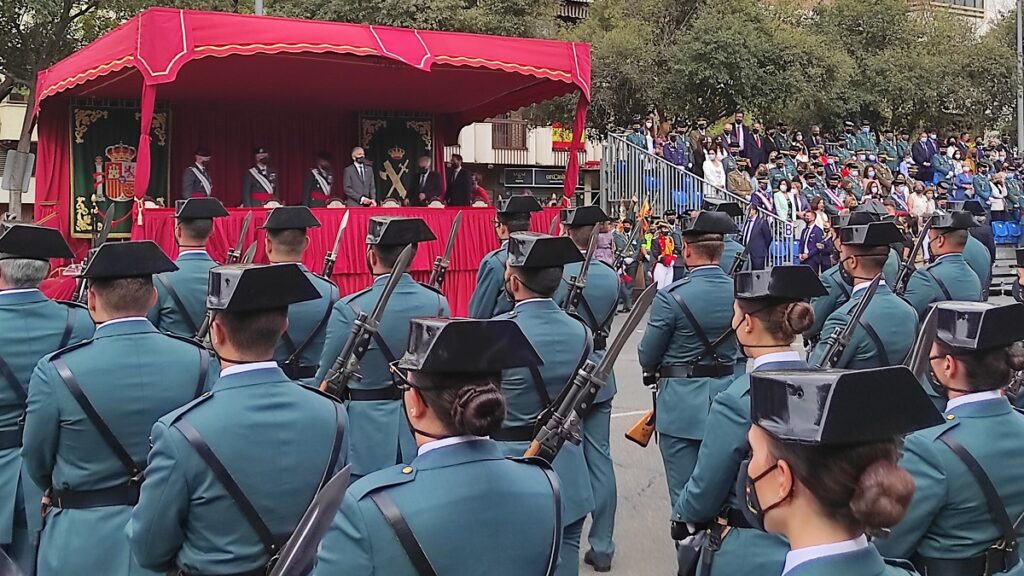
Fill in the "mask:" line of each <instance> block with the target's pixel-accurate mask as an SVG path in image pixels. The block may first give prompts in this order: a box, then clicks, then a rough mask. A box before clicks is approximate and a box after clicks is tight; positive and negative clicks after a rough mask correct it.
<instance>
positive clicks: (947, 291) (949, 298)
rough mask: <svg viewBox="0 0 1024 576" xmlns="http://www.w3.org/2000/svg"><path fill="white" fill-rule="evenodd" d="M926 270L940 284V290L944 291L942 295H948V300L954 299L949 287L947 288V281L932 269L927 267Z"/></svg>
mask: <svg viewBox="0 0 1024 576" xmlns="http://www.w3.org/2000/svg"><path fill="white" fill-rule="evenodd" d="M925 272H926V273H927V274H928V275H929V276H931V277H932V280H935V283H936V284H938V286H939V290H941V291H942V295H943V296H945V297H946V300H952V299H953V297H952V296H951V295H950V294H949V289H948V288H946V283H945V282H943V281H942V280H939V277H938V276H936V275H935V274H934V273H932V271H931V270H927V269H926V270H925Z"/></svg>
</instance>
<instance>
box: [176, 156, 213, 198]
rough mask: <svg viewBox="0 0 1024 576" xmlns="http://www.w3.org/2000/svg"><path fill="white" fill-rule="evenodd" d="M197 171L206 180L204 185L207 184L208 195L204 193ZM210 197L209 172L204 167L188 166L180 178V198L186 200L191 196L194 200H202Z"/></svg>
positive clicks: (211, 187) (204, 189) (211, 193)
mask: <svg viewBox="0 0 1024 576" xmlns="http://www.w3.org/2000/svg"><path fill="white" fill-rule="evenodd" d="M197 171H198V172H199V174H202V176H203V178H205V179H206V184H209V186H210V192H209V193H207V191H206V186H204V185H203V180H202V179H200V177H199V175H197V174H196V172H197ZM212 195H213V180H211V179H210V172H209V171H208V170H207V169H206V168H205V167H204V168H200V167H199V166H196V165H195V164H189V167H188V168H185V172H184V174H182V178H181V197H182V198H183V199H185V200H188V199H189V198H192V197H193V196H194V197H196V198H203V197H206V196H212Z"/></svg>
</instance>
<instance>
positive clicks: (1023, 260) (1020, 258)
mask: <svg viewBox="0 0 1024 576" xmlns="http://www.w3.org/2000/svg"><path fill="white" fill-rule="evenodd" d="M0 252H3V250H0ZM1014 256H1016V257H1017V268H1024V248H1017V249H1015V250H1014Z"/></svg>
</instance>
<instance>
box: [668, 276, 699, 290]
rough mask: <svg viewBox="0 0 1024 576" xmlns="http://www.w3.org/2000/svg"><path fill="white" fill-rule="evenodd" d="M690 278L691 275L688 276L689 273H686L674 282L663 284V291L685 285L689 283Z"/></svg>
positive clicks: (691, 277)
mask: <svg viewBox="0 0 1024 576" xmlns="http://www.w3.org/2000/svg"><path fill="white" fill-rule="evenodd" d="M692 279H693V276H690V275H689V274H687V275H686V276H683V277H682V278H680V279H679V280H676V281H675V282H673V283H671V284H669V285H668V286H665V292H671V291H673V290H675V289H676V288H679V287H680V286H686V285H687V284H689V283H690V280H692Z"/></svg>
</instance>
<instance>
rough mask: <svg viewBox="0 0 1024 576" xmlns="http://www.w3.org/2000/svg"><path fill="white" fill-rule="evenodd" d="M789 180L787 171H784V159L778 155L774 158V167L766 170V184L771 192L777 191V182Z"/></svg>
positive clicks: (780, 154)
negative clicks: (767, 183)
mask: <svg viewBox="0 0 1024 576" xmlns="http://www.w3.org/2000/svg"><path fill="white" fill-rule="evenodd" d="M783 180H789V171H788V170H787V169H786V157H785V156H783V155H782V153H779V154H778V155H777V156H775V165H774V166H772V167H771V168H770V169H769V170H768V182H769V184H770V186H771V189H772V190H778V189H779V182H782V181H783Z"/></svg>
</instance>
